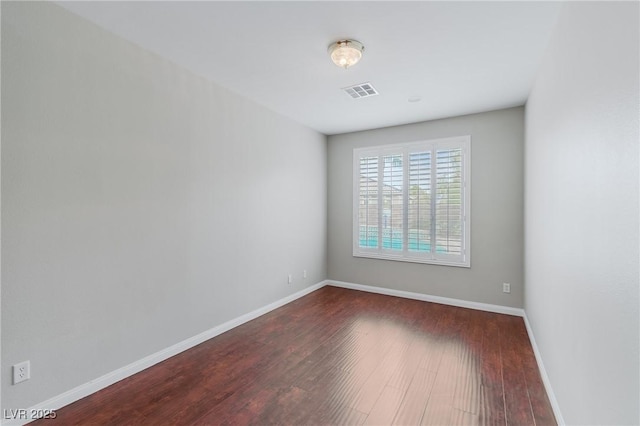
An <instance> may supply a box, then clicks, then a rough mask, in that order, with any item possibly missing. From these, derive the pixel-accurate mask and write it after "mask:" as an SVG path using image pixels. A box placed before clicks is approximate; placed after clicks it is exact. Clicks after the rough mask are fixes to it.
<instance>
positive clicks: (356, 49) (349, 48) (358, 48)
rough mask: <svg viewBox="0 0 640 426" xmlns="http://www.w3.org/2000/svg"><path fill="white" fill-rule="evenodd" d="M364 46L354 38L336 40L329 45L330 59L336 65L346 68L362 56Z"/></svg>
mask: <svg viewBox="0 0 640 426" xmlns="http://www.w3.org/2000/svg"><path fill="white" fill-rule="evenodd" d="M363 50H364V46H363V45H362V43H360V42H359V41H356V40H338V41H336V42H335V43H331V45H330V46H329V55H331V60H332V61H333V63H334V64H336V65H337V66H339V67H341V68H344V69H347V68H349V67H350V66H352V65H355V64H357V63H358V61H359V60H360V58H362V51H363Z"/></svg>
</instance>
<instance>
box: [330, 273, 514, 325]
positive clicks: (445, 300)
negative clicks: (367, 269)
mask: <svg viewBox="0 0 640 426" xmlns="http://www.w3.org/2000/svg"><path fill="white" fill-rule="evenodd" d="M326 283H327V284H328V285H332V286H334V287H342V288H349V289H352V290H360V291H367V292H369V293H378V294H385V295H387V296H396V297H404V298H405V299H414V300H422V301H423V302H433V303H440V304H442V305H450V306H458V307H460V308H469V309H476V310H478V311H487V312H495V313H498V314H506V315H514V316H517V317H523V316H524V310H523V309H520V308H512V307H509V306H501V305H491V304H489V303H479V302H470V301H468V300H461V299H452V298H449V297H440V296H431V295H428V294H422V293H413V292H410V291H403V290H393V289H390V288H384V287H374V286H370V285H362V284H354V283H347V282H344V281H334V280H327V281H326Z"/></svg>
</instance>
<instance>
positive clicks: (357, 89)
mask: <svg viewBox="0 0 640 426" xmlns="http://www.w3.org/2000/svg"><path fill="white" fill-rule="evenodd" d="M342 90H344V91H345V93H346V94H347V95H349V96H351V97H352V98H353V99H358V98H367V97H369V96H375V95H377V94H378V91H377V90H376V89H375V87H373V85H372V84H371V83H360V84H356V85H355V86H349V87H343V88H342Z"/></svg>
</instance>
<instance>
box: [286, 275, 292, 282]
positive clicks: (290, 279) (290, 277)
mask: <svg viewBox="0 0 640 426" xmlns="http://www.w3.org/2000/svg"><path fill="white" fill-rule="evenodd" d="M287 282H288V283H289V284H293V275H291V274H289V280H288V281H287Z"/></svg>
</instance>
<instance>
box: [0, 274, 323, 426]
mask: <svg viewBox="0 0 640 426" xmlns="http://www.w3.org/2000/svg"><path fill="white" fill-rule="evenodd" d="M325 285H326V281H322V282H319V283H317V284H314V285H312V286H310V287H307V288H305V289H303V290H300V291H298V292H296V293H293V294H291V295H289V296H287V297H284V298H282V299H280V300H277V301H275V302H273V303H270V304H269V305H267V306H263V307H261V308H258V309H256V310H254V311H252V312H249V313H247V314H244V315H241V316H239V317H237V318H234V319H232V320H230V321H227V322H225V323H223V324H220V325H218V326H216V327H213V328H211V329H209V330H207V331H204V332H202V333H200V334H198V335H196V336H193V337H190V338H188V339H186V340H183V341H182V342H179V343H176V344H175V345H173V346H170V347H168V348H166V349H163V350H161V351H159V352H156V353H154V354H151V355H149V356H147V357H144V358H142V359H140V360H138V361H135V362H133V363H131V364H129V365H126V366H124V367H122V368H119V369H117V370H115V371H112V372H110V373H107V374H105V375H104V376H101V377H98V378H97V379H94V380H91V381H90V382H88V383H85V384H83V385H80V386H77V387H75V388H73V389H71V390H69V391H67V392H64V393H62V394H60V395H58V396H55V397H53V398H51V399H48V400H46V401H44V402H41V403H39V404H36V405H34V406H33V407H31V408H28V409H26V410H24V411H25V415H26V417H29V413H38V412H43V410H45V411H46V410H57V409H59V408H61V407H64V406H65V405H69V404H71V403H72V402H75V401H77V400H79V399H82V398H84V397H86V396H88V395H91V394H92V393H95V392H97V391H99V390H101V389H104V388H106V387H107V386H110V385H112V384H114V383H116V382H118V381H120V380H122V379H125V378H127V377H129V376H132V375H134V374H136V373H139V372H140V371H142V370H145V369H147V368H149V367H151V366H153V365H155V364H157V363H159V362H162V361H164V360H166V359H168V358H171V357H172V356H174V355H177V354H179V353H180V352H184V351H186V350H187V349H190V348H192V347H194V346H196V345H199V344H200V343H202V342H204V341H206V340H209V339H211V338H213V337H216V336H217V335H219V334H222V333H224V332H226V331H229V330H231V329H232V328H235V327H237V326H239V325H242V324H244V323H245V322H248V321H251V320H253V319H255V318H258V317H259V316H261V315H264V314H266V313H267V312H271V311H273V310H274V309H277V308H279V307H281V306H283V305H286V304H287V303H289V302H293V301H294V300H296V299H299V298H301V297H302V296H306V295H307V294H309V293H311V292H314V291H316V290H318V289H319V288H321V287H324V286H325ZM3 417H5V416H3ZM2 420H3V421H2V422H1V423H2V424H3V425H12V426H13V425H24V424H26V423H29V422H31V421H33V420H35V419H34V418H24V419H2Z"/></svg>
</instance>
